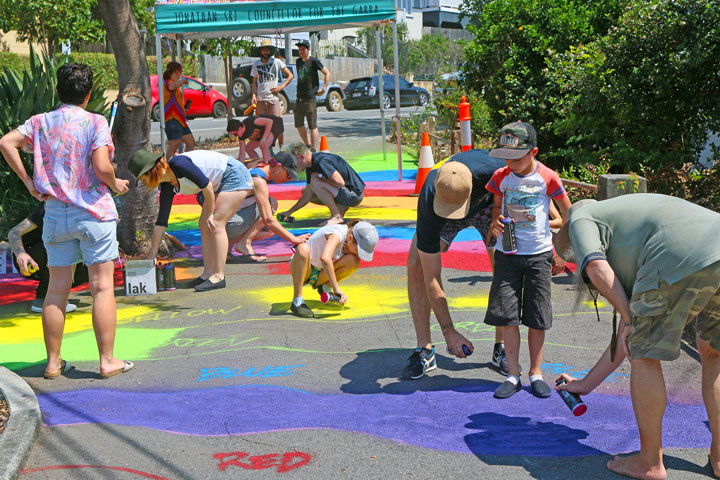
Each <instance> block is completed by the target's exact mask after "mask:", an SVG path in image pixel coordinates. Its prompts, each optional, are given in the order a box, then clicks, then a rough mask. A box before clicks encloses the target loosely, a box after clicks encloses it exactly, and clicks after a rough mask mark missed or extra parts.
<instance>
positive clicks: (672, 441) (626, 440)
mask: <svg viewBox="0 0 720 480" xmlns="http://www.w3.org/2000/svg"><path fill="white" fill-rule="evenodd" d="M496 386H497V385H496V384H495V383H488V384H487V385H481V386H478V387H473V388H462V389H457V390H451V391H447V390H443V391H416V392H412V393H409V394H407V395H402V394H399V395H389V394H370V395H347V394H329V395H322V394H315V393H308V392H303V391H299V390H294V389H290V388H284V387H272V386H263V385H246V386H234V387H226V388H211V389H204V390H189V391H175V392H129V391H117V390H104V389H103V390H101V389H91V390H76V391H67V392H58V393H49V394H44V395H40V396H39V397H38V400H39V401H40V406H41V409H42V412H43V415H44V418H45V422H46V424H47V425H50V426H53V425H68V424H82V423H111V424H115V425H126V426H138V427H147V428H152V429H155V430H161V431H169V432H175V433H184V434H191V435H211V436H215V435H243V434H248V433H257V432H269V431H277V430H289V429H323V428H327V429H336V430H344V431H351V432H359V433H365V434H369V435H373V436H378V437H382V438H387V439H389V440H393V441H397V442H402V443H407V444H411V445H417V446H421V447H426V448H433V449H438V450H452V451H458V452H465V453H473V454H476V455H527V456H547V457H571V456H583V455H596V454H605V453H618V452H624V451H630V450H636V449H638V448H639V441H638V434H637V429H636V426H635V421H634V416H633V412H632V405H631V403H630V399H629V398H627V397H615V396H610V395H601V394H594V395H590V396H588V397H587V399H586V401H587V404H588V413H586V414H585V415H584V416H582V417H573V416H572V415H571V414H570V412H569V411H568V410H567V408H566V407H565V405H564V404H563V402H562V401H561V400H560V398H559V397H557V396H556V395H553V397H552V398H551V399H549V400H540V399H537V398H535V397H533V396H532V395H531V394H530V393H529V391H527V390H524V391H523V392H520V393H518V394H516V395H515V396H513V397H512V398H511V399H509V400H503V401H501V400H495V399H493V398H492V393H493V390H494V389H495V387H496ZM212 405H215V406H216V407H214V408H213V407H210V408H208V406H212ZM704 418H706V415H705V411H704V409H703V407H702V406H700V405H678V404H669V405H668V408H667V410H666V413H665V421H664V438H663V442H664V445H665V447H680V448H699V447H707V446H708V445H709V444H710V433H709V431H708V429H707V426H706V424H705V423H704V422H703V420H702V419H704Z"/></svg>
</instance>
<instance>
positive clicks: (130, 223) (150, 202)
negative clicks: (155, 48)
mask: <svg viewBox="0 0 720 480" xmlns="http://www.w3.org/2000/svg"><path fill="white" fill-rule="evenodd" d="M99 6H100V13H101V14H102V17H103V20H104V22H105V29H106V30H107V38H108V40H109V42H110V45H111V46H112V50H113V52H114V54H115V61H116V62H117V70H118V81H119V84H120V94H119V96H118V102H119V104H118V110H117V118H116V119H115V125H114V127H113V141H114V143H115V161H116V162H117V164H118V176H119V177H120V178H127V179H130V191H129V192H128V193H126V194H125V195H123V196H122V197H120V203H121V209H120V224H119V225H118V231H119V238H118V240H119V242H120V248H122V249H123V251H124V252H125V253H126V254H128V255H130V256H135V255H142V254H145V253H147V252H148V251H149V250H150V240H151V237H152V228H153V224H154V223H155V219H156V218H157V213H158V196H157V190H155V189H153V190H148V189H147V188H145V186H144V185H143V184H142V183H140V185H136V182H135V177H133V175H132V174H131V173H130V171H129V170H128V161H129V160H130V158H131V157H132V155H133V154H134V153H135V152H136V151H138V150H140V149H141V148H144V149H146V150H152V145H151V144H150V109H151V108H152V97H151V94H150V74H149V72H148V66H147V61H146V57H145V49H144V45H143V39H142V35H141V34H140V30H139V29H138V25H137V21H136V20H135V16H134V15H133V13H132V10H131V8H130V3H129V2H128V0H99ZM158 55H161V52H158Z"/></svg>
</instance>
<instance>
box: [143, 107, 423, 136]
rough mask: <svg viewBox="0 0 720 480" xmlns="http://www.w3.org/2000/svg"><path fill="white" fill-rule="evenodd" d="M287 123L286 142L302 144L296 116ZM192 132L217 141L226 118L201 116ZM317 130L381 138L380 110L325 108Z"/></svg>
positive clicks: (153, 129) (409, 110)
mask: <svg viewBox="0 0 720 480" xmlns="http://www.w3.org/2000/svg"><path fill="white" fill-rule="evenodd" d="M424 110H425V109H424V108H415V107H404V108H401V109H400V114H401V115H402V116H406V115H410V114H413V113H419V112H423V111H424ZM394 115H395V110H394V109H393V110H388V111H386V112H385V127H386V129H387V134H388V135H390V127H391V126H392V117H393V116H394ZM283 122H285V143H286V144H290V143H293V142H298V141H300V136H299V135H298V133H297V130H296V129H295V126H294V122H295V121H294V118H293V113H292V111H291V112H288V113H286V114H285V115H283ZM188 125H189V126H190V130H192V132H193V135H194V136H195V140H196V141H198V142H199V141H202V140H204V139H207V138H218V137H221V136H222V135H223V134H224V133H225V126H226V125H227V119H226V118H225V117H223V118H212V117H201V118H194V119H191V120H190V121H188ZM318 128H319V130H320V135H327V136H328V137H343V136H368V135H370V136H375V135H380V111H379V110H353V111H351V112H349V111H347V110H341V111H339V112H329V111H327V109H325V108H324V107H320V108H319V109H318ZM150 140H151V141H152V143H153V144H155V145H158V144H160V122H152V124H151V125H150Z"/></svg>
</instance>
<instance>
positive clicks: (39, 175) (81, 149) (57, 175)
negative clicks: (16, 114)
mask: <svg viewBox="0 0 720 480" xmlns="http://www.w3.org/2000/svg"><path fill="white" fill-rule="evenodd" d="M17 130H18V131H19V132H20V134H21V135H23V136H24V137H25V138H26V139H27V140H28V141H29V142H30V144H31V147H30V149H31V151H32V153H33V158H34V168H33V172H34V174H33V181H34V183H35V188H37V189H38V190H39V191H40V192H41V193H46V194H48V195H50V196H51V197H54V198H56V199H58V200H60V201H63V202H65V203H69V204H71V205H75V206H77V207H80V208H84V209H86V210H88V211H89V212H90V213H91V214H92V216H93V217H95V218H97V219H98V220H102V221H111V220H114V221H117V219H118V214H117V209H116V208H115V203H114V202H113V199H112V195H111V193H110V189H109V188H108V186H107V185H105V184H104V183H103V182H102V181H101V180H100V179H99V178H98V177H97V175H96V174H95V169H94V167H93V164H92V153H93V151H95V150H97V149H98V148H101V147H104V146H107V147H108V148H109V150H110V152H109V153H110V160H112V158H113V154H114V152H115V146H114V145H113V142H112V138H111V137H110V128H109V127H108V123H107V120H105V117H102V116H100V115H97V114H95V113H90V112H87V111H85V110H84V109H82V108H80V107H78V106H75V105H62V106H61V107H60V108H58V109H57V110H53V111H52V112H47V113H41V114H38V115H34V116H32V117H31V118H30V119H29V120H28V121H27V122H25V123H24V124H23V125H21V126H20V127H18V129H17Z"/></svg>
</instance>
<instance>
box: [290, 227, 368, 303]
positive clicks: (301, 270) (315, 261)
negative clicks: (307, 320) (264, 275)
mask: <svg viewBox="0 0 720 480" xmlns="http://www.w3.org/2000/svg"><path fill="white" fill-rule="evenodd" d="M377 242H378V233H377V230H376V229H375V227H373V226H372V225H370V224H369V223H367V222H361V221H360V220H351V221H349V222H348V223H347V224H343V225H328V226H326V227H322V228H320V229H319V230H317V231H315V233H313V234H312V236H311V237H310V239H309V240H308V241H307V243H301V244H300V245H298V246H297V247H295V255H293V258H292V260H290V274H291V275H292V277H293V288H294V294H293V302H292V306H291V311H292V313H293V314H294V315H297V316H298V317H313V316H314V314H313V312H312V310H311V309H310V308H309V307H308V306H307V305H306V304H305V302H304V301H303V296H302V287H303V285H305V284H308V283H309V284H310V285H312V287H313V288H317V289H318V290H319V291H320V290H321V287H322V286H324V285H327V286H329V287H330V288H331V289H332V292H333V293H334V294H335V295H337V296H338V297H339V298H340V300H339V302H340V303H341V304H345V303H346V302H347V300H348V298H347V295H345V293H344V292H343V291H342V290H340V285H339V283H340V281H342V280H344V279H346V278H347V277H349V276H350V275H352V274H353V273H354V272H355V270H357V269H358V266H360V260H365V261H366V262H369V261H370V260H372V257H373V251H374V250H375V245H377Z"/></svg>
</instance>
